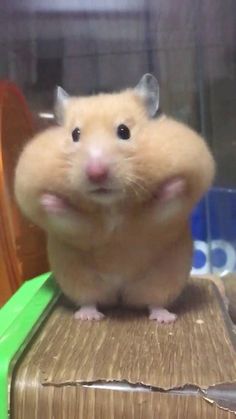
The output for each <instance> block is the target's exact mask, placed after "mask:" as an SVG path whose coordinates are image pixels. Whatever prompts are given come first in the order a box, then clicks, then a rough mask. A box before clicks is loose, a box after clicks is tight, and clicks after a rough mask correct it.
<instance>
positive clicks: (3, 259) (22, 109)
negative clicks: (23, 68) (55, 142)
mask: <svg viewBox="0 0 236 419" xmlns="http://www.w3.org/2000/svg"><path fill="white" fill-rule="evenodd" d="M32 135H33V124H32V118H31V115H30V112H29V110H28V107H27V105H26V103H25V100H24V98H23V97H22V95H21V93H20V92H19V90H18V89H17V88H16V86H15V85H14V84H13V83H8V82H0V305H1V304H3V303H4V302H5V301H6V300H7V299H8V298H9V297H10V296H11V294H12V293H13V292H14V291H16V289H17V288H18V287H19V285H20V284H21V283H22V282H23V280H25V279H29V278H32V277H34V276H36V275H37V274H39V273H42V272H45V271H47V270H48V264H47V257H46V246H45V238H44V235H43V233H42V232H41V231H39V230H38V229H37V228H36V227H35V226H33V225H32V224H30V223H29V222H28V221H27V220H26V219H24V218H23V216H22V215H21V214H20V211H19V210H18V207H17V205H16V203H15V199H14V190H13V189H14V187H13V186H14V172H15V166H16V163H17V159H18V156H19V153H20V151H21V150H22V148H23V146H24V144H25V142H26V141H27V140H28V139H29V138H30V137H32Z"/></svg>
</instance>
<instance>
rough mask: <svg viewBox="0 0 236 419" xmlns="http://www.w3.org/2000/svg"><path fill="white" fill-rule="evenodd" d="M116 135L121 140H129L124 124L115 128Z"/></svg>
mask: <svg viewBox="0 0 236 419" xmlns="http://www.w3.org/2000/svg"><path fill="white" fill-rule="evenodd" d="M117 135H118V137H119V138H120V139H121V140H128V139H129V138H130V130H129V128H128V127H127V126H126V125H125V124H121V125H119V126H118V127H117Z"/></svg>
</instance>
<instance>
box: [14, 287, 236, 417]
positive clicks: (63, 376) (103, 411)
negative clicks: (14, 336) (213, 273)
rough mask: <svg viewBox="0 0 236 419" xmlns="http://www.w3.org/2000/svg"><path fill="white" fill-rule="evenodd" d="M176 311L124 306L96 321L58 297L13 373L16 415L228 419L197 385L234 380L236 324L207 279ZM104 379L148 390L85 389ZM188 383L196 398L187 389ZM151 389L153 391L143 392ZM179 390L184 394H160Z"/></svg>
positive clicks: (187, 294) (186, 295) (190, 290)
mask: <svg viewBox="0 0 236 419" xmlns="http://www.w3.org/2000/svg"><path fill="white" fill-rule="evenodd" d="M176 310H177V312H178V314H179V318H178V321H177V322H176V323H175V324H173V325H157V324H156V323H155V322H152V321H149V320H148V319H147V316H146V313H134V312H132V313H131V312H127V311H122V312H121V311H120V310H118V311H115V310H113V311H112V313H111V312H108V313H107V314H108V317H107V318H106V320H104V321H102V322H99V323H97V322H80V321H77V320H74V318H73V313H72V310H71V309H70V308H68V307H65V306H64V305H63V304H62V301H59V303H58V304H57V305H56V306H55V308H54V309H53V311H52V313H51V314H50V315H49V317H48V319H47V321H46V323H45V324H44V326H43V327H42V328H41V330H40V331H39V333H38V335H37V336H36V338H35V339H34V341H33V343H32V345H31V347H30V348H29V350H28V351H27V352H26V353H25V355H24V356H23V358H22V360H21V361H20V362H19V364H18V366H17V368H16V370H15V373H14V377H13V383H12V408H11V412H12V415H13V416H12V417H13V418H14V419H20V418H24V419H28V418H30V419H34V418H35V419H36V418H37V419H39V418H42V417H43V418H44V419H49V418H50V419H52V418H56V419H61V418H70V419H73V418H93V417H96V418H97V417H98V418H111V417H122V418H127V419H129V418H135V419H136V418H139V417H140V418H152V417H161V418H162V417H163V418H167V417H170V418H177V417H180V418H188V417H189V418H190V417H191V418H194V417H196V418H197V417H199V418H211V417H213V418H218V417H219V418H221V417H222V418H224V417H226V418H227V417H231V416H229V415H228V414H227V413H225V412H224V413H223V411H221V410H220V408H219V407H215V406H214V405H210V404H209V405H208V403H207V402H206V401H203V400H202V399H201V398H200V397H198V396H197V394H196V389H198V388H201V389H203V388H208V387H209V386H214V385H216V384H219V383H222V382H233V381H234V382H236V357H235V349H234V345H233V341H232V339H233V335H232V334H231V332H230V328H231V326H232V325H231V323H230V321H229V318H228V317H227V315H226V313H225V312H224V309H223V305H221V302H220V298H219V293H218V291H217V289H216V287H215V286H214V284H213V283H212V282H211V281H208V280H206V279H198V280H193V281H191V283H189V285H188V287H187V289H186V291H185V293H184V295H183V297H182V300H181V302H179V303H178V306H177V307H176ZM100 381H102V382H112V381H113V382H114V381H115V382H128V383H130V384H135V385H136V386H140V385H141V384H143V385H144V387H145V389H144V388H143V387H142V388H141V392H140V393H139V392H138V393H137V392H134V391H131V392H122V393H121V392H119V391H114V390H111V389H110V390H104V389H96V390H95V389H91V388H90V389H88V388H84V387H83V385H84V384H86V383H87V384H88V383H96V382H100ZM190 384H192V385H194V389H195V395H194V396H191V394H192V393H191V389H190V388H189V387H185V386H186V385H190ZM147 386H152V388H153V390H155V391H154V392H146V391H145V390H146V389H147ZM176 388H179V389H180V393H181V392H182V394H183V396H181V397H182V398H181V397H179V396H178V395H177V394H170V393H169V392H163V391H164V390H168V389H176ZM131 393H132V394H131ZM190 396H191V397H190ZM226 398H227V397H226ZM35 406H37V408H34V407H35ZM63 409H64V410H63ZM114 409H116V410H114ZM135 409H136V410H135ZM148 409H149V410H150V409H151V410H150V411H153V412H155V413H153V416H152V415H151V414H149V413H148V414H147V412H149V410H148ZM13 411H14V413H13ZM69 411H70V413H68V412H69ZM187 411H189V416H185V413H184V412H187ZM29 412H30V413H29ZM32 412H34V414H33V413H32ZM82 412H83V413H82ZM88 412H89V413H88ZM95 412H96V414H95ZM114 412H115V413H114ZM138 412H139V413H138ZM175 412H177V413H175ZM181 412H182V413H181ZM190 413H191V415H190ZM113 414H114V415H113ZM159 415H163V416H159ZM178 415H179V416H178ZM199 415H200V416H199Z"/></svg>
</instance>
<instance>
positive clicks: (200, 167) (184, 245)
mask: <svg viewBox="0 0 236 419" xmlns="http://www.w3.org/2000/svg"><path fill="white" fill-rule="evenodd" d="M121 123H125V124H126V125H127V126H129V128H130V131H131V138H130V139H129V140H127V141H122V140H120V139H118V138H117V136H116V127H117V126H118V125H119V124H121ZM77 126H78V127H79V128H80V129H81V138H80V141H79V142H78V143H73V142H72V139H71V132H72V130H73V129H74V128H75V127H77ZM91 150H92V152H97V150H99V152H102V156H103V159H104V161H106V163H107V164H108V165H109V170H110V177H109V180H108V186H109V187H110V188H111V189H112V190H114V191H115V192H114V194H111V195H109V196H108V198H107V199H106V198H104V199H103V198H102V199H101V200H100V199H99V198H98V199H93V198H92V196H91V193H90V185H89V182H88V180H87V178H86V176H85V165H86V162H87V161H88V159H89V155H90V152H91ZM213 176H214V162H213V159H212V156H211V154H210V152H209V150H208V148H207V146H206V144H205V142H204V141H203V140H202V138H201V137H200V136H199V135H197V134H196V133H195V132H193V131H192V130H191V129H190V128H188V127H186V126H184V125H183V124H181V123H178V122H176V121H173V120H172V119H170V118H168V117H166V116H162V117H160V118H158V119H154V120H150V119H148V116H147V113H146V111H145V107H144V105H143V103H142V101H141V99H140V98H139V97H138V96H137V95H136V94H135V93H134V91H132V90H127V91H124V92H120V93H115V94H102V95H98V96H95V97H88V98H80V99H77V98H72V99H70V100H69V101H68V107H67V110H66V115H65V124H64V126H63V127H55V128H50V129H48V130H46V131H44V132H43V133H41V134H39V135H37V136H36V137H35V138H34V139H33V140H32V141H31V142H30V143H29V144H28V145H27V146H26V148H25V150H24V151H23V153H22V155H21V157H20V159H19V163H18V166H17V169H16V180H15V191H16V197H17V200H18V203H19V205H20V207H21V209H22V211H23V212H24V213H25V214H26V216H28V217H29V218H31V219H32V220H33V221H34V222H35V223H36V224H38V225H40V226H41V227H42V228H44V229H45V230H46V231H47V233H48V251H49V259H50V263H51V267H52V270H53V271H54V273H55V277H56V279H57V281H58V283H59V284H60V287H61V289H62V291H63V292H64V293H65V294H66V295H67V296H68V297H69V298H71V299H72V300H73V301H75V303H77V304H92V303H94V304H96V303H104V304H110V303H114V302H116V301H117V299H118V298H119V297H121V298H122V300H123V302H124V303H126V304H129V305H137V306H142V305H157V306H166V305H168V304H170V303H172V302H173V301H174V300H175V299H176V298H177V297H178V295H179V294H180V292H181V291H182V289H183V287H184V285H185V283H186V281H187V279H188V276H189V272H190V269H191V257H192V241H191V237H190V233H189V227H188V217H189V215H190V212H191V210H192V208H193V206H194V205H195V204H196V202H197V201H198V200H199V199H200V198H201V196H202V195H203V194H204V193H205V192H206V190H207V189H208V187H209V186H210V184H211V182H212V179H213ZM175 177H181V179H184V181H185V183H186V189H185V191H184V193H183V194H180V195H179V196H177V197H176V198H174V199H172V200H170V201H167V202H163V203H161V202H159V200H158V191H160V190H161V187H162V185H163V184H165V182H166V181H169V180H170V179H172V178H175ZM42 193H52V194H55V195H56V196H57V197H60V198H62V199H63V200H64V201H65V203H66V205H68V206H66V210H65V212H64V213H62V214H50V213H47V212H46V211H45V210H44V209H43V207H42V205H40V196H41V195H42Z"/></svg>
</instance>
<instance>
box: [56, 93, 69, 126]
mask: <svg viewBox="0 0 236 419" xmlns="http://www.w3.org/2000/svg"><path fill="white" fill-rule="evenodd" d="M69 98H70V96H69V95H68V93H66V92H65V90H64V89H62V87H60V86H57V87H56V90H55V104H54V114H55V117H56V120H57V122H58V124H60V125H62V124H63V121H64V113H65V108H66V105H67V102H68V99H69Z"/></svg>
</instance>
